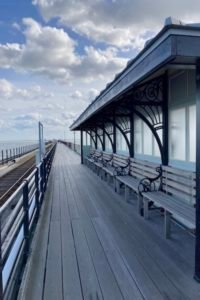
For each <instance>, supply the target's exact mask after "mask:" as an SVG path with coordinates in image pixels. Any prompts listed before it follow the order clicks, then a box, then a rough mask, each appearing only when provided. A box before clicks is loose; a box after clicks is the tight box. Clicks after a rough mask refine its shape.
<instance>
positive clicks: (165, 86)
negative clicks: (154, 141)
mask: <svg viewBox="0 0 200 300" xmlns="http://www.w3.org/2000/svg"><path fill="white" fill-rule="evenodd" d="M162 111H163V136H162V138H163V151H162V154H161V157H162V164H163V165H164V166H167V165H168V162H169V139H168V128H169V127H168V126H169V124H168V120H169V114H168V112H169V79H168V72H166V73H165V75H164V81H163V109H162Z"/></svg>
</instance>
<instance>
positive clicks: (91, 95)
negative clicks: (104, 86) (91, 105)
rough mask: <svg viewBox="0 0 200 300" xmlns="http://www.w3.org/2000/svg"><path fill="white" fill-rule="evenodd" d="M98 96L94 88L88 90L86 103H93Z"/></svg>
mask: <svg viewBox="0 0 200 300" xmlns="http://www.w3.org/2000/svg"><path fill="white" fill-rule="evenodd" d="M98 95H99V91H98V90H97V89H94V88H90V89H89V92H88V97H87V98H88V101H89V102H91V101H93V100H94V99H95V98H96V97H97V96H98Z"/></svg>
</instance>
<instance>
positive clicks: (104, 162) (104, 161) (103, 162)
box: [102, 155, 113, 167]
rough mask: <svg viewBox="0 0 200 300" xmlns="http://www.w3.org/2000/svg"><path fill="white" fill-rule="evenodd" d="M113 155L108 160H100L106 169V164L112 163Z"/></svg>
mask: <svg viewBox="0 0 200 300" xmlns="http://www.w3.org/2000/svg"><path fill="white" fill-rule="evenodd" d="M112 159H113V155H111V157H110V159H103V158H102V164H103V166H104V167H107V165H108V163H110V162H112Z"/></svg>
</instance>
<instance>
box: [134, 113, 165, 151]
mask: <svg viewBox="0 0 200 300" xmlns="http://www.w3.org/2000/svg"><path fill="white" fill-rule="evenodd" d="M157 133H158V135H159V136H162V132H161V131H160V130H158V131H157ZM134 149H135V154H136V155H137V154H138V155H148V156H152V157H160V150H159V147H158V143H157V141H156V139H155V137H154V135H153V133H152V131H151V129H150V128H149V127H148V125H147V124H146V123H145V122H143V120H142V119H140V118H139V117H138V116H136V115H135V117H134Z"/></svg>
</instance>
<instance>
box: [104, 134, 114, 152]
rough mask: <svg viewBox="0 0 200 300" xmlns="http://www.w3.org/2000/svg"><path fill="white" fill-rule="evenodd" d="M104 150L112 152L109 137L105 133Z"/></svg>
mask: <svg viewBox="0 0 200 300" xmlns="http://www.w3.org/2000/svg"><path fill="white" fill-rule="evenodd" d="M111 138H112V135H111ZM105 150H106V151H108V152H112V144H111V142H110V139H109V137H108V136H107V134H106V135H105Z"/></svg>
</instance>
